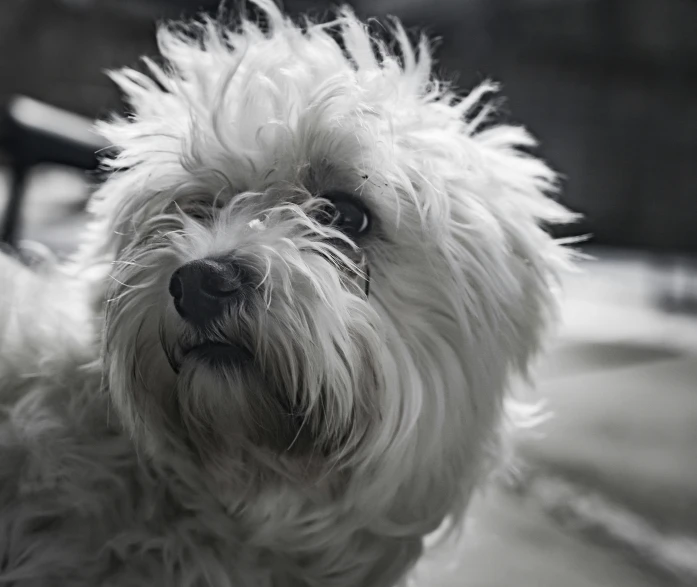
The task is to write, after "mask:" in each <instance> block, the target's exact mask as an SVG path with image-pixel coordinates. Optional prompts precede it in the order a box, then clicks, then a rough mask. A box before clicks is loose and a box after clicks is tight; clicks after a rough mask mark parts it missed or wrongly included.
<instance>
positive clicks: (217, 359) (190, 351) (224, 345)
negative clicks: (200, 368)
mask: <svg viewBox="0 0 697 587" xmlns="http://www.w3.org/2000/svg"><path fill="white" fill-rule="evenodd" d="M183 358H184V359H193V360H194V361H198V362H201V363H206V364H208V365H211V366H230V365H234V366H242V365H245V364H248V363H250V362H251V361H252V360H253V355H252V353H251V352H250V351H249V349H247V348H246V347H244V346H242V345H239V344H234V343H230V342H210V341H209V342H203V343H200V344H197V345H195V346H191V347H188V348H186V349H184V352H183Z"/></svg>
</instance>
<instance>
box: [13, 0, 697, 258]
mask: <svg viewBox="0 0 697 587" xmlns="http://www.w3.org/2000/svg"><path fill="white" fill-rule="evenodd" d="M218 4H219V2H218V1H215V2H208V1H198V2H197V1H187V0H169V1H166V0H3V10H2V12H1V13H0V101H4V100H6V99H7V98H8V97H9V96H11V95H13V94H18V93H19V94H25V95H28V96H31V97H34V98H38V99H40V100H43V101H46V102H48V103H50V104H53V105H56V106H59V107H61V108H65V109H68V110H71V111H74V112H77V113H80V114H83V115H85V116H89V117H99V116H104V115H106V114H107V113H108V112H109V111H111V110H113V109H119V108H120V107H121V104H120V103H119V98H118V95H117V94H116V92H115V90H114V88H113V87H112V85H111V83H110V82H109V80H108V79H107V78H106V77H105V76H104V74H103V72H104V70H106V69H110V68H115V67H119V66H123V65H127V64H135V63H136V62H137V59H138V57H139V56H140V55H142V54H143V53H153V52H154V41H153V31H154V26H155V25H154V23H155V21H156V20H158V19H162V18H177V17H180V16H186V15H192V14H195V13H196V12H197V10H198V9H199V8H204V9H208V10H210V11H215V10H216V8H217V6H218ZM236 4H237V5H239V4H240V2H229V3H228V4H227V5H228V6H232V7H233V9H234V6H235V5H236ZM351 4H353V5H354V7H355V9H356V10H357V12H358V13H359V14H360V15H362V16H377V17H383V16H384V15H386V14H394V15H397V16H399V17H400V18H401V19H402V20H403V21H404V23H405V25H406V26H407V27H410V28H418V29H425V30H426V31H427V33H428V34H429V35H430V36H431V37H433V38H439V39H440V41H439V43H438V45H437V47H438V50H437V54H436V55H437V57H438V59H439V70H440V72H441V73H442V75H443V76H444V77H447V78H450V79H456V80H457V81H458V85H459V87H460V88H462V89H463V90H466V89H467V88H469V87H471V85H472V84H473V83H475V82H476V81H477V80H481V79H483V78H484V77H493V78H495V79H497V80H500V81H502V82H503V84H504V93H505V95H506V97H507V102H506V110H507V111H508V112H509V113H510V117H511V118H512V119H513V120H514V121H523V122H524V123H525V124H526V125H527V126H528V127H530V128H531V130H532V131H533V132H534V133H535V134H536V135H537V136H538V137H539V138H540V139H541V142H542V148H541V150H542V153H543V154H544V155H545V156H546V157H548V159H550V160H551V162H552V164H553V165H554V166H555V167H556V168H557V169H558V170H560V171H561V172H562V173H563V174H564V176H565V177H566V178H567V181H566V189H565V195H564V198H565V201H566V202H567V203H568V204H569V205H570V206H571V207H572V208H574V209H576V210H579V211H581V212H583V213H585V214H586V218H587V220H586V225H585V226H583V227H581V228H580V229H579V230H585V229H588V230H590V231H591V232H592V233H593V235H594V239H595V241H594V242H596V243H598V244H604V245H616V246H623V247H631V248H641V249H646V250H650V251H660V252H681V253H685V252H692V251H695V250H697V230H695V227H696V226H697V205H696V204H695V195H696V193H695V192H696V188H695V186H696V185H697V101H696V100H695V99H694V93H695V89H696V88H697V34H695V33H696V31H697V2H694V1H693V0H429V1H424V0H372V1H371V0H358V1H355V2H352V3H351ZM331 5H332V3H328V2H321V1H312V0H288V1H286V2H284V6H285V8H286V10H287V11H288V12H291V13H297V12H306V11H308V10H309V11H311V12H312V11H314V12H315V13H316V14H318V15H322V14H327V9H328V8H329V7H330V6H331Z"/></svg>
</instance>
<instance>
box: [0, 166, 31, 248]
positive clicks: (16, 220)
mask: <svg viewBox="0 0 697 587" xmlns="http://www.w3.org/2000/svg"><path fill="white" fill-rule="evenodd" d="M29 170H30V167H29V166H28V165H24V164H15V165H12V167H11V169H10V172H11V177H10V193H9V199H8V200H7V206H6V208H5V216H4V218H3V222H2V233H1V234H0V239H1V240H2V242H3V243H5V244H8V245H10V246H12V247H14V246H16V244H17V238H18V237H19V234H20V228H21V227H20V223H21V220H22V218H21V216H22V214H21V212H22V204H23V199H24V193H25V187H26V182H27V178H28V176H29Z"/></svg>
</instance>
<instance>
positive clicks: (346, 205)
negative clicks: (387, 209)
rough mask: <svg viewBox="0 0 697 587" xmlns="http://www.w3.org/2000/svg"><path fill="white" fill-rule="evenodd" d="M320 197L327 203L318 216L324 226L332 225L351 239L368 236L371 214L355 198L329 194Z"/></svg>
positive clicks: (340, 193) (347, 195) (343, 194)
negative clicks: (363, 235)
mask: <svg viewBox="0 0 697 587" xmlns="http://www.w3.org/2000/svg"><path fill="white" fill-rule="evenodd" d="M320 197H321V198H322V199H323V200H326V201H327V204H326V205H325V206H323V207H322V208H321V209H320V213H319V215H318V220H319V221H320V222H322V223H323V224H331V225H332V226H333V227H334V228H336V229H338V230H340V231H341V232H343V233H344V234H345V235H346V236H350V237H357V236H359V235H362V234H366V233H367V232H368V231H369V230H370V212H369V211H368V209H367V208H366V207H365V206H364V205H363V203H362V202H361V201H360V200H359V199H358V198H356V197H355V196H352V195H351V194H347V193H344V192H328V193H326V194H322V195H321V196H320Z"/></svg>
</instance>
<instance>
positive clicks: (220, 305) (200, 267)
mask: <svg viewBox="0 0 697 587" xmlns="http://www.w3.org/2000/svg"><path fill="white" fill-rule="evenodd" d="M243 285H244V282H243V275H242V271H241V270H240V266H239V264H238V263H236V262H235V261H229V260H224V261H223V260H218V259H200V260H197V261H191V262H190V263H186V264H185V265H182V266H181V267H180V268H179V269H177V270H176V271H175V272H174V273H173V274H172V277H171V279H170V280H169V293H170V295H171V296H172V299H173V300H174V307H175V308H176V310H177V312H178V313H179V315H180V316H181V317H182V318H184V319H185V320H188V321H189V322H193V323H195V324H197V325H199V326H204V325H205V324H207V323H209V322H210V321H211V320H214V319H215V318H218V317H219V316H220V315H221V314H222V313H223V312H224V311H225V309H226V308H227V307H228V306H229V304H230V301H231V300H233V299H234V298H236V297H237V295H238V294H239V293H240V289H241V288H242V287H243Z"/></svg>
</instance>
